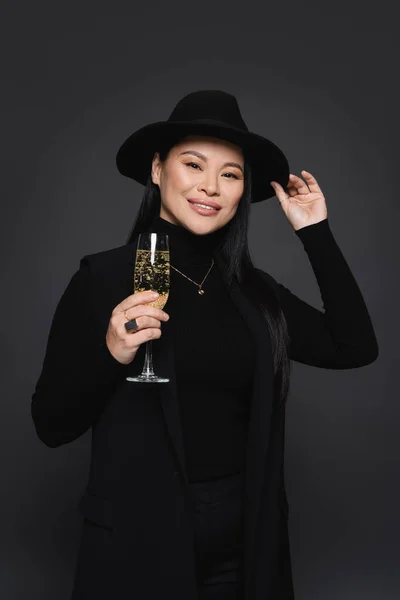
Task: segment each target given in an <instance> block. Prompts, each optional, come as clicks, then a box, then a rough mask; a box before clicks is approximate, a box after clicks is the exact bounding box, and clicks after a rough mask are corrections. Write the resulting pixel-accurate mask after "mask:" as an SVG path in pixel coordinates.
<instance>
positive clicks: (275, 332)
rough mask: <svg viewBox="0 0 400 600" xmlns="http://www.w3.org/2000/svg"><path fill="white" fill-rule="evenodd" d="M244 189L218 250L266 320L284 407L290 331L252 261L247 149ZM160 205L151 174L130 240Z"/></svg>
mask: <svg viewBox="0 0 400 600" xmlns="http://www.w3.org/2000/svg"><path fill="white" fill-rule="evenodd" d="M174 143H175V141H170V142H169V143H168V142H164V143H161V144H160V146H159V155H160V160H161V162H165V160H166V159H167V158H168V154H169V151H170V149H171V147H172V146H173V145H174ZM244 158H245V162H244V189H243V194H242V197H241V199H240V201H239V204H238V208H237V210H236V213H235V215H234V216H233V218H232V219H231V220H230V222H229V223H228V224H227V231H226V235H225V237H224V239H223V242H222V244H221V245H220V246H219V248H218V252H219V253H220V256H221V257H222V259H223V262H224V264H225V266H226V270H227V271H226V272H227V278H228V282H229V283H230V282H231V281H232V278H233V277H236V278H237V281H238V282H239V284H240V286H241V290H242V292H243V293H244V294H245V295H246V297H247V298H248V299H249V301H250V302H251V303H252V304H253V305H254V306H255V307H256V308H257V309H258V310H259V311H260V312H261V314H262V316H263V317H264V319H265V320H266V322H267V325H268V328H269V333H270V337H271V343H272V354H273V365H274V393H275V398H276V403H277V404H275V407H274V408H276V409H278V410H279V409H283V408H285V406H286V400H287V396H288V393H289V384H290V368H291V366H290V359H289V343H290V339H289V332H288V328H287V323H286V319H285V316H284V314H283V311H282V309H281V307H280V304H279V302H278V299H277V297H276V296H275V293H274V291H273V290H272V288H271V287H270V286H269V285H268V284H267V283H266V281H265V280H264V279H263V277H262V276H261V275H260V273H259V272H258V270H257V268H256V267H255V266H254V265H253V261H252V259H251V256H250V251H249V247H248V239H247V231H248V224H249V215H250V199H251V169H250V166H249V163H248V161H247V160H246V154H245V153H244ZM160 208H161V195H160V188H159V187H158V185H156V184H154V183H153V181H152V177H151V173H150V174H149V177H148V180H147V185H146V187H145V190H144V194H143V198H142V202H141V204H140V207H139V210H138V213H137V215H136V219H135V221H134V224H133V226H132V229H131V231H130V233H129V236H128V240H127V242H126V243H127V244H130V243H132V242H133V240H134V239H135V238H136V237H137V235H138V234H139V233H140V232H142V231H146V230H147V229H148V226H149V225H150V223H151V222H152V220H153V218H155V217H157V216H159V214H160Z"/></svg>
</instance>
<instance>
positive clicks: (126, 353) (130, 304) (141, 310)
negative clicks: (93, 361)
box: [106, 291, 169, 365]
mask: <svg viewBox="0 0 400 600" xmlns="http://www.w3.org/2000/svg"><path fill="white" fill-rule="evenodd" d="M152 294H153V292H151V291H145V292H135V293H134V294H132V295H131V296H128V297H127V298H125V300H123V301H122V302H120V304H117V306H116V307H115V308H114V310H113V311H112V313H111V317H110V321H109V323H108V329H107V333H106V344H107V347H108V349H109V351H110V353H111V354H112V356H113V357H114V358H115V359H116V360H118V361H119V362H120V363H122V364H124V365H127V364H129V363H130V362H132V360H133V359H134V358H135V356H136V353H137V351H138V349H139V346H140V345H141V344H143V343H144V342H147V341H148V340H154V339H156V338H159V337H161V321H168V319H169V315H168V313H166V312H164V311H163V310H162V309H161V308H156V307H155V306H149V304H148V303H149V302H154V301H155V298H154V297H153V296H152ZM125 311H126V315H127V317H128V318H129V320H130V321H131V320H132V319H136V321H137V324H138V329H135V330H132V331H126V329H125V323H127V320H126V317H125Z"/></svg>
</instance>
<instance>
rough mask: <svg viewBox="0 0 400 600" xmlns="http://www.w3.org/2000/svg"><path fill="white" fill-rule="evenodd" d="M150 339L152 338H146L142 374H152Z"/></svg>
mask: <svg viewBox="0 0 400 600" xmlns="http://www.w3.org/2000/svg"><path fill="white" fill-rule="evenodd" d="M152 341H153V340H148V341H147V342H146V356H145V359H144V365H143V371H142V375H154V371H153V354H152V346H151V344H152Z"/></svg>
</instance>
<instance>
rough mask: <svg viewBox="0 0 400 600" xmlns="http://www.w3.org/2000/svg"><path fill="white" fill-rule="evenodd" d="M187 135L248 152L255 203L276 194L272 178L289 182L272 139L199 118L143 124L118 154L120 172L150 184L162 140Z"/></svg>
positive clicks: (283, 159)
mask: <svg viewBox="0 0 400 600" xmlns="http://www.w3.org/2000/svg"><path fill="white" fill-rule="evenodd" d="M187 135H210V136H213V137H217V138H220V139H223V140H227V141H230V142H232V143H233V144H236V145H237V146H239V147H240V148H242V149H243V151H244V152H245V153H246V157H247V160H248V161H249V164H250V167H251V172H252V194H251V196H252V197H251V201H252V203H255V202H260V201H262V200H266V199H267V198H271V197H273V196H275V191H274V189H273V187H272V186H271V185H270V183H269V182H270V181H272V180H273V181H277V182H278V183H280V184H281V185H282V186H283V187H286V186H287V185H288V182H289V174H290V171H289V163H288V160H287V158H286V156H285V154H284V153H283V152H282V150H281V149H280V148H278V146H277V145H276V144H274V143H273V142H272V141H271V140H269V139H267V138H265V137H263V136H261V135H258V134H257V133H252V132H250V131H247V132H246V131H243V130H242V129H236V128H235V127H231V126H227V125H224V124H221V125H220V124H218V123H216V122H212V123H210V122H208V121H207V120H204V119H203V120H197V121H196V122H194V121H192V122H190V123H188V122H179V121H158V122H156V123H150V124H149V125H145V126H144V127H141V128H140V129H138V130H137V131H135V132H134V133H132V135H130V136H129V137H128V138H127V139H126V140H125V141H124V143H123V144H122V146H121V147H120V148H119V150H118V152H117V156H116V163H117V168H118V171H119V172H120V173H121V174H122V175H124V176H125V177H130V178H131V179H134V180H135V181H137V182H138V183H141V184H142V185H146V184H147V180H148V177H149V175H150V173H151V163H152V159H153V156H154V153H155V152H157V149H158V146H159V144H160V141H162V143H163V144H164V143H165V142H172V143H174V142H175V141H178V140H179V139H180V138H182V137H185V136H187Z"/></svg>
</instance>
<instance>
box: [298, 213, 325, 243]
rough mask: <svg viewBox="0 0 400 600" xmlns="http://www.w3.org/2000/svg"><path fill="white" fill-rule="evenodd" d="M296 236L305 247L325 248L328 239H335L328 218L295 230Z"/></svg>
mask: <svg viewBox="0 0 400 600" xmlns="http://www.w3.org/2000/svg"><path fill="white" fill-rule="evenodd" d="M295 234H296V235H297V237H298V238H299V239H300V240H301V241H302V242H303V244H304V245H305V246H311V245H312V246H322V245H323V246H325V245H326V241H327V238H331V239H332V238H333V233H332V230H331V227H330V224H329V220H328V218H326V219H323V220H322V221H319V222H318V223H313V224H312V225H306V227H301V228H300V229H297V230H295Z"/></svg>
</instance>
